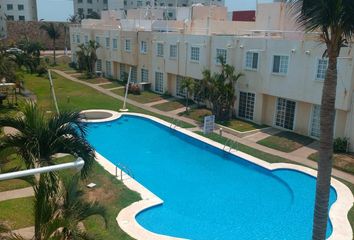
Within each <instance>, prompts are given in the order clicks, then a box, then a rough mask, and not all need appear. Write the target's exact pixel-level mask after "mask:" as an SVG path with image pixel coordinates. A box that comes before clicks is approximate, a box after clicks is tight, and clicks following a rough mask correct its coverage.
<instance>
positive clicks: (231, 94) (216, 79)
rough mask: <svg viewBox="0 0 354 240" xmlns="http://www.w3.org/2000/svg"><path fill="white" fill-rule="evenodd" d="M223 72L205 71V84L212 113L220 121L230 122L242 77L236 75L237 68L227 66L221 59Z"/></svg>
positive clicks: (206, 95) (220, 58)
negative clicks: (238, 84) (239, 81)
mask: <svg viewBox="0 0 354 240" xmlns="http://www.w3.org/2000/svg"><path fill="white" fill-rule="evenodd" d="M219 61H220V63H221V72H217V73H213V74H212V73H211V72H210V70H208V69H207V70H204V71H203V82H204V83H205V85H206V86H205V89H202V91H205V97H206V100H208V101H209V102H210V103H211V106H212V112H213V114H214V115H215V118H216V119H217V120H219V121H228V120H229V119H230V118H231V117H232V113H233V108H234V106H235V101H236V96H235V88H236V82H237V81H238V79H239V78H240V77H241V76H242V74H241V73H235V68H234V67H233V66H231V65H228V64H226V62H225V60H224V59H223V57H221V56H220V57H219Z"/></svg>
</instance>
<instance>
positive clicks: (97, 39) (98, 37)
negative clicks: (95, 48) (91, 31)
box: [95, 36, 101, 44]
mask: <svg viewBox="0 0 354 240" xmlns="http://www.w3.org/2000/svg"><path fill="white" fill-rule="evenodd" d="M95 41H96V43H98V44H101V43H100V41H101V40H100V36H96V37H95Z"/></svg>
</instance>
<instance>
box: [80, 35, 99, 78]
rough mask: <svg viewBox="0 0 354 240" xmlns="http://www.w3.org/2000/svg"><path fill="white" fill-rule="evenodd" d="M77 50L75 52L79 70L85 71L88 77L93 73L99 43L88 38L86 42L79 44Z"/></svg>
mask: <svg viewBox="0 0 354 240" xmlns="http://www.w3.org/2000/svg"><path fill="white" fill-rule="evenodd" d="M78 47H79V50H78V51H77V52H76V54H77V58H78V65H79V69H80V70H84V71H86V74H87V76H88V77H91V76H92V75H94V74H95V65H96V62H97V49H98V48H99V47H100V45H99V44H98V43H97V42H96V41H94V40H90V41H89V42H88V43H87V44H80V45H79V46H78Z"/></svg>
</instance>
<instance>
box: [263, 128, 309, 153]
mask: <svg viewBox="0 0 354 240" xmlns="http://www.w3.org/2000/svg"><path fill="white" fill-rule="evenodd" d="M313 141H314V140H313V139H312V138H309V137H306V136H302V135H299V134H296V133H293V132H286V131H284V132H280V133H277V134H275V135H273V136H270V137H267V138H265V139H262V140H260V141H258V142H257V143H259V144H261V145H263V146H266V147H269V148H273V149H276V150H279V151H282V152H287V153H289V152H293V151H295V150H297V149H299V148H301V147H303V146H306V145H308V144H310V143H312V142H313Z"/></svg>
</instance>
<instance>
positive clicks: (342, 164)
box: [308, 152, 354, 174]
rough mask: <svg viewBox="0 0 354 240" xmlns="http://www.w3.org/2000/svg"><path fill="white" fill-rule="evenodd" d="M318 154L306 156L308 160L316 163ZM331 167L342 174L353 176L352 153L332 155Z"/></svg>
mask: <svg viewBox="0 0 354 240" xmlns="http://www.w3.org/2000/svg"><path fill="white" fill-rule="evenodd" d="M318 158H319V156H318V152H316V153H313V154H311V155H310V156H308V159H310V160H313V161H315V162H317V161H318ZM333 166H334V167H335V168H337V169H339V170H342V171H344V172H348V173H351V174H354V154H353V153H335V154H334V155H333Z"/></svg>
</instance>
